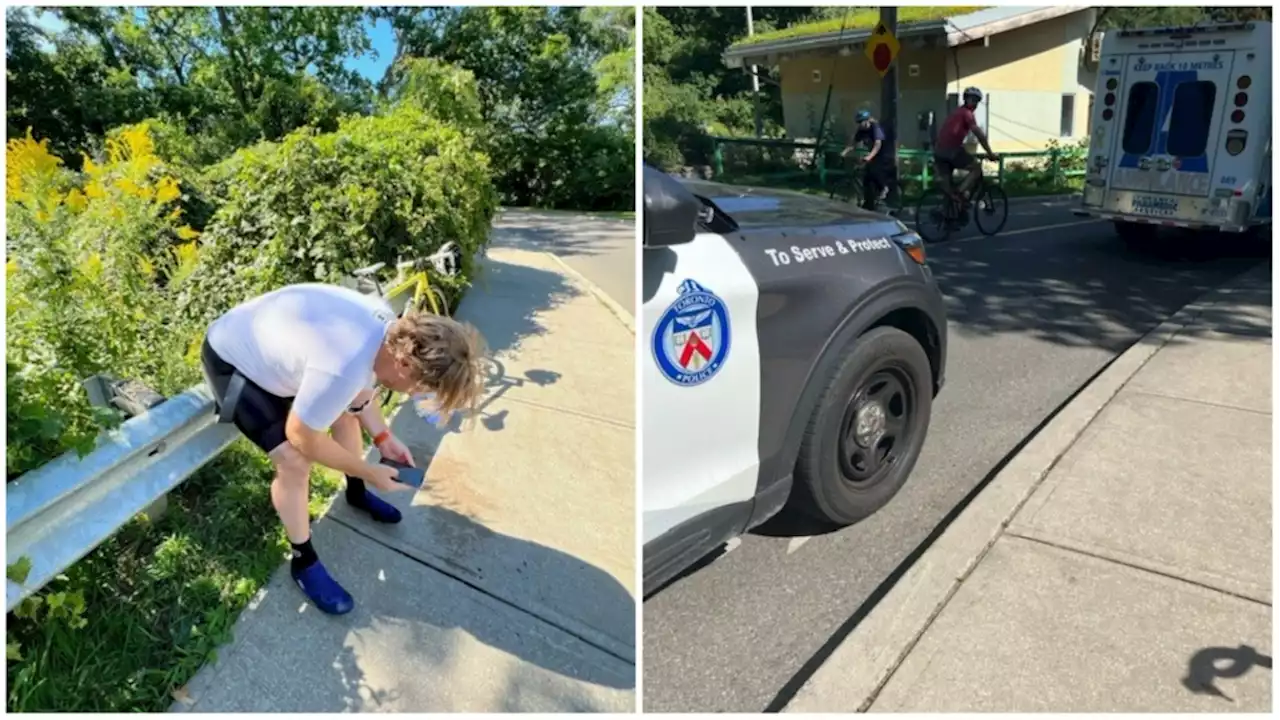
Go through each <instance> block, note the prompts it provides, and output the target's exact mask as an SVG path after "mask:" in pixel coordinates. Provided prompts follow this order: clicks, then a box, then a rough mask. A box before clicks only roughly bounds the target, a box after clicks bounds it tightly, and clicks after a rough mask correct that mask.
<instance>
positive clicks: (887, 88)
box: [880, 6, 901, 193]
mask: <svg viewBox="0 0 1280 720" xmlns="http://www.w3.org/2000/svg"><path fill="white" fill-rule="evenodd" d="M880 22H881V23H884V26H885V28H886V29H887V30H888V31H889V35H890V36H892V37H895V38H896V37H898V8H896V7H893V6H889V7H884V6H881V8H880ZM880 123H881V125H883V126H884V127H886V128H888V129H889V138H888V141H887V142H886V143H885V145H887V147H885V148H882V149H881V152H887V154H886V155H885V157H886V158H888V159H889V167H892V168H893V183H894V186H895V187H897V184H898V137H899V135H898V61H897V59H896V58H895V59H894V61H893V63H892V64H890V65H889V72H887V73H885V75H884V78H883V79H881V80H880ZM898 192H899V193H901V189H899V191H898Z"/></svg>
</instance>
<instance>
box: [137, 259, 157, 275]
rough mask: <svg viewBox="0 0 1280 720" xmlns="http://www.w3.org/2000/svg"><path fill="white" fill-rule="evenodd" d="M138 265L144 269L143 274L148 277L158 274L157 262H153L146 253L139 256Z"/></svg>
mask: <svg viewBox="0 0 1280 720" xmlns="http://www.w3.org/2000/svg"><path fill="white" fill-rule="evenodd" d="M138 267H139V268H140V269H141V270H142V274H143V275H146V276H147V277H148V278H154V277H155V276H156V266H155V264H154V263H152V262H151V260H150V259H149V258H147V257H146V256H145V255H139V256H138Z"/></svg>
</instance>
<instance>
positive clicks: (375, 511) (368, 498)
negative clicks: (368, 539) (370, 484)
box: [347, 490, 402, 525]
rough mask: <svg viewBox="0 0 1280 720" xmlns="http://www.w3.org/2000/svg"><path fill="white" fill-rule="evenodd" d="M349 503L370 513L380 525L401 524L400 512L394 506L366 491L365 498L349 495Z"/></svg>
mask: <svg viewBox="0 0 1280 720" xmlns="http://www.w3.org/2000/svg"><path fill="white" fill-rule="evenodd" d="M347 503H349V504H350V505H351V506H352V507H354V508H359V509H361V510H364V511H365V512H367V513H369V516H370V517H372V518H373V519H374V520H376V521H377V522H380V523H387V524H390V525H394V524H395V523H398V522H400V518H401V517H402V516H401V515H400V511H399V510H397V509H396V508H395V506H394V505H392V504H391V503H389V502H387V501H386V500H383V499H382V498H380V497H378V496H377V495H374V494H373V493H371V492H369V491H368V490H365V491H364V495H363V496H359V495H356V496H352V495H347Z"/></svg>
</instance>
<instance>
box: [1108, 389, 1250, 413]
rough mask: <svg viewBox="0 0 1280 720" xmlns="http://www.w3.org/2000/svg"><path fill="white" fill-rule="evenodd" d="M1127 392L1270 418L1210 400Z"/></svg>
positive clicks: (1132, 390)
mask: <svg viewBox="0 0 1280 720" xmlns="http://www.w3.org/2000/svg"><path fill="white" fill-rule="evenodd" d="M1129 392H1131V393H1134V394H1135V395H1148V396H1150V397H1157V398H1164V399H1165V400H1178V401H1181V402H1189V403H1195V404H1197V405H1207V406H1209V407H1215V408H1222V409H1223V410H1239V411H1241V412H1247V413H1253V414H1254V415H1261V416H1263V417H1268V418H1269V417H1271V413H1269V412H1267V411H1266V410H1254V409H1253V408H1247V407H1240V406H1239V405H1227V404H1226V403H1218V402H1213V401H1212V400H1201V399H1199V398H1189V397H1182V396H1180V395H1169V394H1166V393H1162V392H1155V391H1152V390H1135V389H1130V390H1129Z"/></svg>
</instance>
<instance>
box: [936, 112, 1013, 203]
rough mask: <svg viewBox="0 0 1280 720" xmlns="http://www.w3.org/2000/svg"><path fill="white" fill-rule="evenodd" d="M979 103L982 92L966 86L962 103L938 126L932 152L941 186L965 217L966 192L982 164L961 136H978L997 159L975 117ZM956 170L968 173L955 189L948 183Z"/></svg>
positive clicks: (975, 178) (980, 171)
mask: <svg viewBox="0 0 1280 720" xmlns="http://www.w3.org/2000/svg"><path fill="white" fill-rule="evenodd" d="M981 102H982V91H981V90H979V89H978V88H976V87H969V88H965V91H964V102H963V103H962V104H961V105H960V107H958V108H956V109H955V111H954V112H952V113H951V115H950V116H948V117H947V119H946V121H944V122H943V123H942V127H941V128H939V129H938V143H937V146H936V147H935V149H934V152H933V162H934V167H935V169H936V170H937V174H938V182H939V183H940V184H941V186H942V190H943V192H945V193H947V195H950V196H951V198H952V199H953V200H955V201H956V203H957V207H958V208H959V209H960V216H961V217H965V213H966V212H968V209H969V208H968V200H967V196H968V192H969V191H970V190H971V189H972V188H973V186H974V185H975V184H976V183H977V182H978V179H979V178H980V177H982V163H980V162H978V159H977V158H975V157H974V156H973V155H970V154H969V151H968V150H966V149H965V147H964V139H965V138H966V137H968V136H969V133H973V135H974V137H976V138H978V142H979V143H981V144H982V149H984V150H986V151H987V157H988V158H990V159H991V160H993V161H995V160H999V159H1000V158H999V156H998V155H996V154H995V152H993V151H992V150H991V145H990V143H989V142H988V141H987V134H986V133H985V132H983V131H982V128H981V127H979V126H978V119H977V118H976V117H974V114H973V111H974V110H975V109H976V108H977V107H978V104H979V103H981ZM956 170H968V171H969V174H968V175H967V176H966V177H965V179H964V181H963V182H961V184H960V187H959V188H958V189H954V188H952V186H951V174H952V173H953V172H954V171H956Z"/></svg>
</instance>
